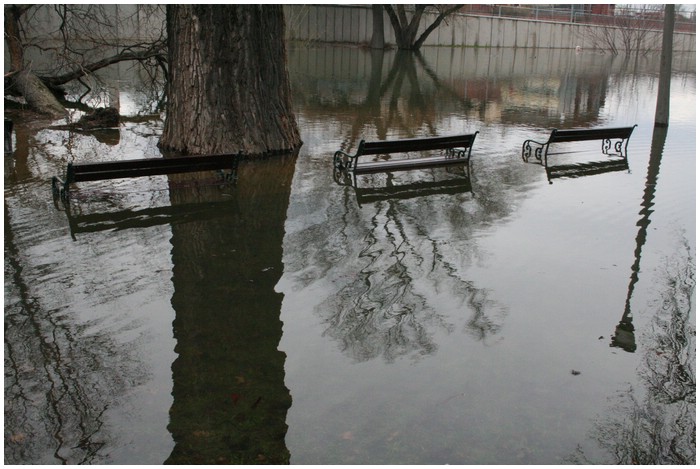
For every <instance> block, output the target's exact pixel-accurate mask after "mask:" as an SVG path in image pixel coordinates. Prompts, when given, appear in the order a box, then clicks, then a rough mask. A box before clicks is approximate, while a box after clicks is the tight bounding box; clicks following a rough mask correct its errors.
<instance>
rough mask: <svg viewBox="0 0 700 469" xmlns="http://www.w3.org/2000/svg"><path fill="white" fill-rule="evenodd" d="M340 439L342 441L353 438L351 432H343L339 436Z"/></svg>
mask: <svg viewBox="0 0 700 469" xmlns="http://www.w3.org/2000/svg"><path fill="white" fill-rule="evenodd" d="M341 438H342V439H343V440H353V439H355V437H354V436H353V434H352V432H345V433H343V434H342V435H341Z"/></svg>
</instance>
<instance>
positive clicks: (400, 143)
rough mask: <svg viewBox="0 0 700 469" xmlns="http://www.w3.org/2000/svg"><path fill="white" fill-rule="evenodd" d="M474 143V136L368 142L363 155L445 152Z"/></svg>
mask: <svg viewBox="0 0 700 469" xmlns="http://www.w3.org/2000/svg"><path fill="white" fill-rule="evenodd" d="M473 142H474V135H466V136H465V135H459V136H453V137H440V138H426V139H406V140H387V141H380V142H367V143H365V144H364V145H363V147H362V154H363V155H380V154H384V153H387V154H388V153H404V152H413V151H428V150H444V149H447V148H455V147H469V146H471V145H472V144H473Z"/></svg>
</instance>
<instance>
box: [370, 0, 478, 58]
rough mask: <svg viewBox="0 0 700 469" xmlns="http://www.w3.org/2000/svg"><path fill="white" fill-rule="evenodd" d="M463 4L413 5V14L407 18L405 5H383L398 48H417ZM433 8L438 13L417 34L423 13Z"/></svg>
mask: <svg viewBox="0 0 700 469" xmlns="http://www.w3.org/2000/svg"><path fill="white" fill-rule="evenodd" d="M463 6H464V5H414V7H413V14H412V15H411V17H410V19H409V15H408V14H407V9H406V6H405V5H402V4H398V5H384V10H385V11H386V12H387V14H388V15H389V20H391V26H392V27H393V28H394V35H395V36H396V45H397V46H398V48H399V49H408V50H418V49H420V48H421V46H422V45H423V43H424V42H425V40H426V39H427V38H428V36H430V33H432V32H433V31H434V30H435V29H437V27H438V26H440V24H441V23H442V22H443V21H444V20H445V19H446V18H447V17H448V16H449V15H451V14H452V13H454V12H456V11H459V10H460V9H461V8H462V7H463ZM429 9H435V10H437V12H438V15H437V16H436V17H435V19H434V20H433V22H432V23H430V24H429V25H428V27H427V28H425V30H424V31H423V33H422V34H421V35H420V36H418V30H419V28H420V24H421V19H422V18H423V14H424V13H425V12H426V11H427V10H429Z"/></svg>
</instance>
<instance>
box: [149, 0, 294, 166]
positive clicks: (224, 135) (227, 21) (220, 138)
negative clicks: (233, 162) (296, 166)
mask: <svg viewBox="0 0 700 469" xmlns="http://www.w3.org/2000/svg"><path fill="white" fill-rule="evenodd" d="M284 27H285V25H284V13H283V11H282V6H281V5H275V6H268V5H265V6H263V5H168V6H167V30H168V54H169V65H170V77H169V78H170V82H169V88H168V111H167V115H166V120H165V128H164V131H163V135H162V137H161V140H160V143H159V144H160V146H161V148H163V149H165V150H171V151H176V152H180V153H186V154H216V153H238V152H242V153H244V154H246V155H260V154H269V153H275V152H287V151H292V150H294V149H296V148H298V147H299V146H300V145H301V139H300V136H299V130H298V128H297V124H296V120H295V118H294V114H293V112H292V105H291V98H290V94H291V92H290V85H289V77H288V73H287V51H286V47H285V42H284Z"/></svg>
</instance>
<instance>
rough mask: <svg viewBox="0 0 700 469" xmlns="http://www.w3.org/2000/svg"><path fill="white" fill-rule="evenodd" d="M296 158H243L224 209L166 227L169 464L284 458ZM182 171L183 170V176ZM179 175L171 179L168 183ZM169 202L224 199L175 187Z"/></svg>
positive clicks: (201, 189)
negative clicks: (287, 257)
mask: <svg viewBox="0 0 700 469" xmlns="http://www.w3.org/2000/svg"><path fill="white" fill-rule="evenodd" d="M294 163H295V156H291V155H290V156H283V157H275V158H269V159H263V160H260V161H258V162H255V163H252V162H243V163H242V164H241V167H240V168H239V179H238V183H237V186H236V188H235V190H234V191H233V196H232V197H230V200H227V201H225V202H223V203H221V208H220V216H218V217H214V218H212V219H208V220H197V221H194V222H186V223H182V224H176V225H173V226H172V231H173V237H172V246H173V249H172V260H173V285H174V288H175V292H174V294H173V298H172V305H173V308H174V310H175V314H176V318H175V321H174V323H173V329H174V334H175V338H176V340H177V346H176V352H177V354H178V358H177V359H176V360H175V362H174V363H173V367H172V369H173V397H174V403H173V406H172V409H171V413H170V415H171V419H170V425H169V430H170V431H171V433H172V435H173V438H174V440H175V443H176V444H175V448H174V450H173V452H172V454H171V455H170V457H169V458H168V460H167V461H166V462H167V463H174V464H185V463H187V464H212V463H247V464H251V463H260V462H267V463H277V464H279V463H286V462H288V460H289V452H288V451H287V449H286V447H285V442H284V438H285V434H286V431H287V425H286V422H285V419H286V413H287V409H288V408H289V406H290V405H291V397H290V395H289V391H288V389H287V388H286V387H285V384H284V360H285V356H284V353H282V352H280V351H279V350H278V349H277V346H278V344H279V341H280V338H281V336H282V323H281V321H280V308H281V303H282V295H281V294H279V293H276V292H275V285H276V284H277V281H278V280H279V278H280V275H281V273H282V268H283V267H282V240H283V236H284V222H285V218H286V213H287V206H288V203H289V194H290V187H291V180H292V176H293V174H294ZM187 177H188V176H180V178H187ZM177 180H178V177H172V178H171V185H172V184H177ZM171 194H172V195H171V201H172V204H173V205H176V204H183V203H191V202H194V201H198V200H209V201H211V200H214V199H216V198H217V197H219V198H221V197H226V196H225V195H221V193H220V192H218V189H217V188H216V187H215V186H211V185H209V186H206V185H204V186H197V187H194V188H192V189H190V190H187V191H183V190H181V189H179V190H176V191H171Z"/></svg>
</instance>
